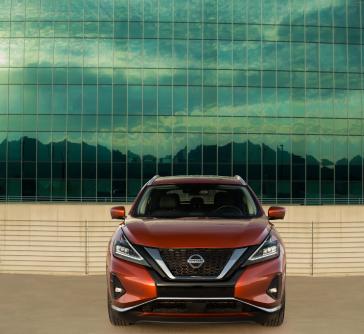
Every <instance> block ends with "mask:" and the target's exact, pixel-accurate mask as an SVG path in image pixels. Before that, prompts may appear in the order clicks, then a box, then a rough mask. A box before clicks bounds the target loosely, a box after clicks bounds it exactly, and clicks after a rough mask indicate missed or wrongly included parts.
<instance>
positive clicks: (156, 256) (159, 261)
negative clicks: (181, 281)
mask: <svg viewBox="0 0 364 334" xmlns="http://www.w3.org/2000/svg"><path fill="white" fill-rule="evenodd" d="M145 250H146V251H147V252H148V253H149V255H150V256H151V257H152V258H153V260H154V261H155V262H157V264H158V266H159V267H160V268H161V269H162V270H163V271H164V273H165V274H166V275H167V276H168V278H169V279H176V277H175V276H173V274H172V273H171V271H170V270H169V268H168V267H167V265H166V264H165V263H164V261H163V259H162V257H161V254H160V253H159V250H158V249H156V248H148V247H145Z"/></svg>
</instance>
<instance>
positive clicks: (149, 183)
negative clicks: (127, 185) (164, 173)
mask: <svg viewBox="0 0 364 334" xmlns="http://www.w3.org/2000/svg"><path fill="white" fill-rule="evenodd" d="M158 177H159V175H154V176H153V177H152V178H151V179H150V180H149V181H148V182H147V185H148V186H150V185H151V184H153V182H154V181H155V180H156V179H158Z"/></svg>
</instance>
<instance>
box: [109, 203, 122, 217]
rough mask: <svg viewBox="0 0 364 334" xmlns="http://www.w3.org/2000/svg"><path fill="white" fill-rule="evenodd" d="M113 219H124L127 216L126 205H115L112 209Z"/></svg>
mask: <svg viewBox="0 0 364 334" xmlns="http://www.w3.org/2000/svg"><path fill="white" fill-rule="evenodd" d="M110 214H111V218H112V219H124V218H125V207H123V206H114V207H113V208H111V210H110Z"/></svg>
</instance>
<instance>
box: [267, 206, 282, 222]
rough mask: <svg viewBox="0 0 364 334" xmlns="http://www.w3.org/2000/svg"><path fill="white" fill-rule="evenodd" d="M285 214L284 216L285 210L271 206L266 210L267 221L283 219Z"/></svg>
mask: <svg viewBox="0 0 364 334" xmlns="http://www.w3.org/2000/svg"><path fill="white" fill-rule="evenodd" d="M285 214H286V208H282V207H280V206H271V207H270V208H269V209H268V219H269V220H276V219H283V218H284V216H285Z"/></svg>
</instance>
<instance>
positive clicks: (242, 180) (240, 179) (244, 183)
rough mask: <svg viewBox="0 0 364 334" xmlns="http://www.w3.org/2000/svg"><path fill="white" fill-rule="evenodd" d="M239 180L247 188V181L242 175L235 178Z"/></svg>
mask: <svg viewBox="0 0 364 334" xmlns="http://www.w3.org/2000/svg"><path fill="white" fill-rule="evenodd" d="M234 177H235V178H236V179H237V180H239V181H240V182H241V184H243V185H244V186H246V182H245V180H244V179H243V178H242V177H241V176H240V175H235V176H234Z"/></svg>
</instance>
